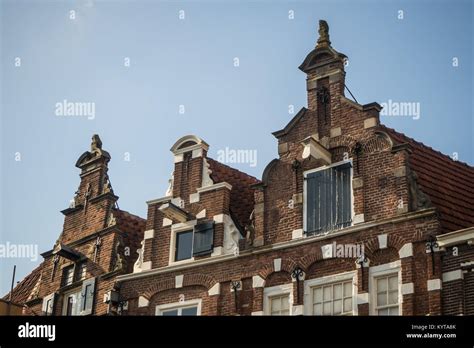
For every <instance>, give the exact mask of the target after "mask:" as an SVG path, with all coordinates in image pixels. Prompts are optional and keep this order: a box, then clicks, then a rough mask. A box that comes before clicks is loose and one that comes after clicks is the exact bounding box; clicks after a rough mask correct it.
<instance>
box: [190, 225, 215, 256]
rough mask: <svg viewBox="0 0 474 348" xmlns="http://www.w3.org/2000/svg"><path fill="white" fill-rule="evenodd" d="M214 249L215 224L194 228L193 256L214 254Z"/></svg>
mask: <svg viewBox="0 0 474 348" xmlns="http://www.w3.org/2000/svg"><path fill="white" fill-rule="evenodd" d="M213 247H214V222H205V223H201V224H198V225H196V226H194V243H193V256H194V255H205V254H209V253H211V252H212V249H213Z"/></svg>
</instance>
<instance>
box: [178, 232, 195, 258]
mask: <svg viewBox="0 0 474 348" xmlns="http://www.w3.org/2000/svg"><path fill="white" fill-rule="evenodd" d="M191 257H193V231H192V230H191V231H185V232H180V233H177V234H176V251H175V256H174V260H175V261H182V260H187V259H190V258H191Z"/></svg>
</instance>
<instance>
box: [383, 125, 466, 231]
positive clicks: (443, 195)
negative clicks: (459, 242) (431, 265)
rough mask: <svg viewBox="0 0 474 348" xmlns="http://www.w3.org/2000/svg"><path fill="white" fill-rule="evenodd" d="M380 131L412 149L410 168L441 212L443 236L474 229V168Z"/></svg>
mask: <svg viewBox="0 0 474 348" xmlns="http://www.w3.org/2000/svg"><path fill="white" fill-rule="evenodd" d="M380 128H381V130H383V131H385V132H386V133H387V134H388V135H389V136H390V137H391V138H392V139H393V141H394V142H396V143H397V144H402V143H408V144H409V145H410V146H411V148H412V150H413V153H412V154H411V156H410V159H409V165H410V168H411V169H412V170H414V171H415V172H416V174H417V175H418V184H419V185H420V188H421V190H422V191H423V192H424V193H425V194H427V195H428V196H429V197H430V199H431V202H432V203H433V205H434V206H435V207H436V208H437V209H438V211H439V213H440V221H441V227H442V230H443V232H448V231H455V230H458V229H462V228H466V227H470V226H474V168H473V167H471V166H469V165H467V164H466V163H463V162H460V161H454V160H453V159H451V158H450V157H449V156H446V155H444V154H442V153H441V152H439V151H436V150H434V149H432V148H430V147H428V146H426V145H424V144H422V143H420V142H418V141H416V140H414V139H412V138H409V137H407V136H406V135H405V134H402V133H399V132H397V131H395V130H394V129H391V128H388V127H386V126H383V125H381V126H380Z"/></svg>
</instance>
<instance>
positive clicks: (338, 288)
mask: <svg viewBox="0 0 474 348" xmlns="http://www.w3.org/2000/svg"><path fill="white" fill-rule="evenodd" d="M340 298H342V284H335V285H334V296H333V299H334V300H336V299H340Z"/></svg>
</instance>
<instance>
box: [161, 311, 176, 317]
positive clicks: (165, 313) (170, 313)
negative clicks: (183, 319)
mask: <svg viewBox="0 0 474 348" xmlns="http://www.w3.org/2000/svg"><path fill="white" fill-rule="evenodd" d="M161 314H162V315H163V316H177V315H178V310H177V309H171V310H169V311H163V312H162V313H161Z"/></svg>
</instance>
